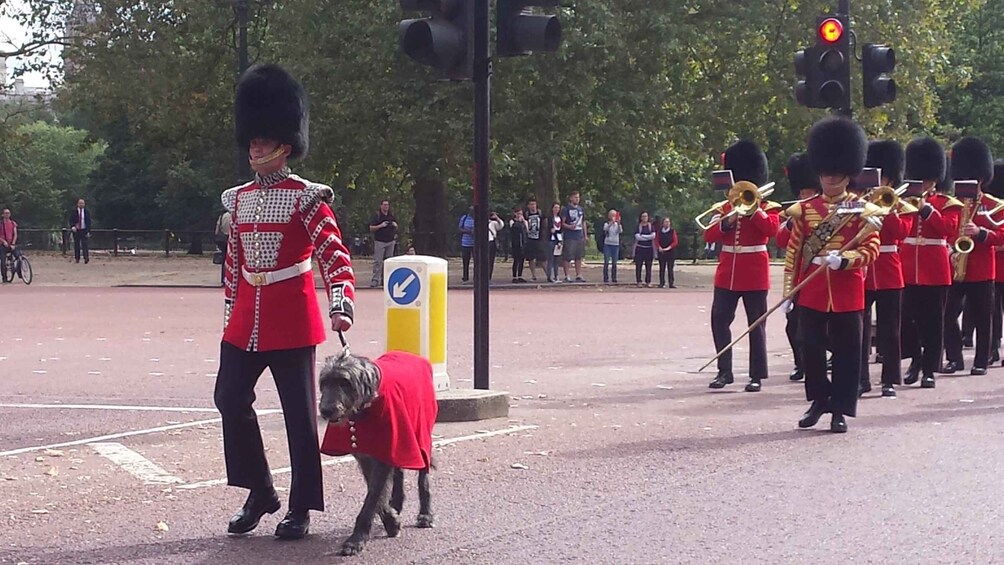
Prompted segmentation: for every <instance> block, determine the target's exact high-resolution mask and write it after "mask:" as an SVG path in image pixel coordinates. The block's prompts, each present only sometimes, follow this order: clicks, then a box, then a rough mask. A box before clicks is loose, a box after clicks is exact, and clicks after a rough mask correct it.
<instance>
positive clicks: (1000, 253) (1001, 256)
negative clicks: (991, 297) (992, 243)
mask: <svg viewBox="0 0 1004 565" xmlns="http://www.w3.org/2000/svg"><path fill="white" fill-rule="evenodd" d="M996 265H997V272H996V273H995V274H994V280H995V281H996V282H997V283H998V284H1004V246H998V247H997V259H996Z"/></svg>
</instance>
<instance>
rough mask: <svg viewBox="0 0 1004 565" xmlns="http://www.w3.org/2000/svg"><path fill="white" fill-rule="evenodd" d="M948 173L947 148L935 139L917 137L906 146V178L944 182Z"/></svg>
mask: <svg viewBox="0 0 1004 565" xmlns="http://www.w3.org/2000/svg"><path fill="white" fill-rule="evenodd" d="M947 171H948V163H947V161H946V160H945V148H944V147H942V146H941V144H940V143H938V141H937V140H935V139H934V138H931V137H917V138H914V139H913V140H912V141H910V143H907V144H906V178H908V179H910V180H935V181H942V180H944V179H945V173H946V172H947Z"/></svg>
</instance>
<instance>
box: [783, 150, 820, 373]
mask: <svg viewBox="0 0 1004 565" xmlns="http://www.w3.org/2000/svg"><path fill="white" fill-rule="evenodd" d="M784 174H785V176H787V177H788V185H789V187H790V188H791V193H792V195H793V196H794V197H795V199H797V200H808V199H809V198H812V197H814V196H816V195H818V194H819V193H820V191H821V190H822V189H821V188H820V187H819V175H817V174H816V172H815V171H813V170H812V166H811V165H810V164H809V156H808V155H806V154H805V153H795V154H794V155H792V156H791V157H790V158H789V159H788V165H787V166H786V167H785V168H784ZM780 219H781V220H783V222H782V223H781V227H780V229H778V230H777V237H776V241H777V247H778V249H785V248H787V247H788V240H789V239H791V224H792V222H793V220H792V219H791V218H788V216H787V214H785V213H784V212H782V213H781V216H780ZM798 310H799V309H798V305H796V304H795V303H794V302H792V303H791V309H790V310H789V311H788V312H787V313H786V314H785V315H786V316H787V322H786V323H785V326H784V332H785V334H786V335H787V336H788V344H789V345H791V355H792V358H793V359H794V360H795V368H794V369H793V370H792V371H791V374H790V375H789V376H788V377H789V378H790V379H791V380H793V381H800V380H802V379H803V378H804V377H805V373H803V372H802V353H801V346H800V345H799V341H800V340H799V337H798Z"/></svg>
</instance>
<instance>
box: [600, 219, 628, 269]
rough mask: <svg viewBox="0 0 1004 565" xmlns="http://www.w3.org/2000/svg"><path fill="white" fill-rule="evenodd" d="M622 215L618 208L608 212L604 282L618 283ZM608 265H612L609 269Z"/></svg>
mask: <svg viewBox="0 0 1004 565" xmlns="http://www.w3.org/2000/svg"><path fill="white" fill-rule="evenodd" d="M623 232H624V227H623V226H622V225H621V215H620V212H618V211H617V210H610V212H608V213H607V221H606V223H604V224H603V233H604V236H603V282H605V283H608V282H611V281H612V282H613V283H614V284H617V261H619V260H620V258H621V233H623ZM607 265H612V267H610V269H609V273H608V269H607Z"/></svg>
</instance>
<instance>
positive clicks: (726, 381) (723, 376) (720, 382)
mask: <svg viewBox="0 0 1004 565" xmlns="http://www.w3.org/2000/svg"><path fill="white" fill-rule="evenodd" d="M734 382H736V379H735V377H733V376H732V373H731V372H729V371H719V373H718V376H717V377H715V380H713V381H711V384H709V385H708V388H725V385H730V384H732V383H734Z"/></svg>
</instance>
